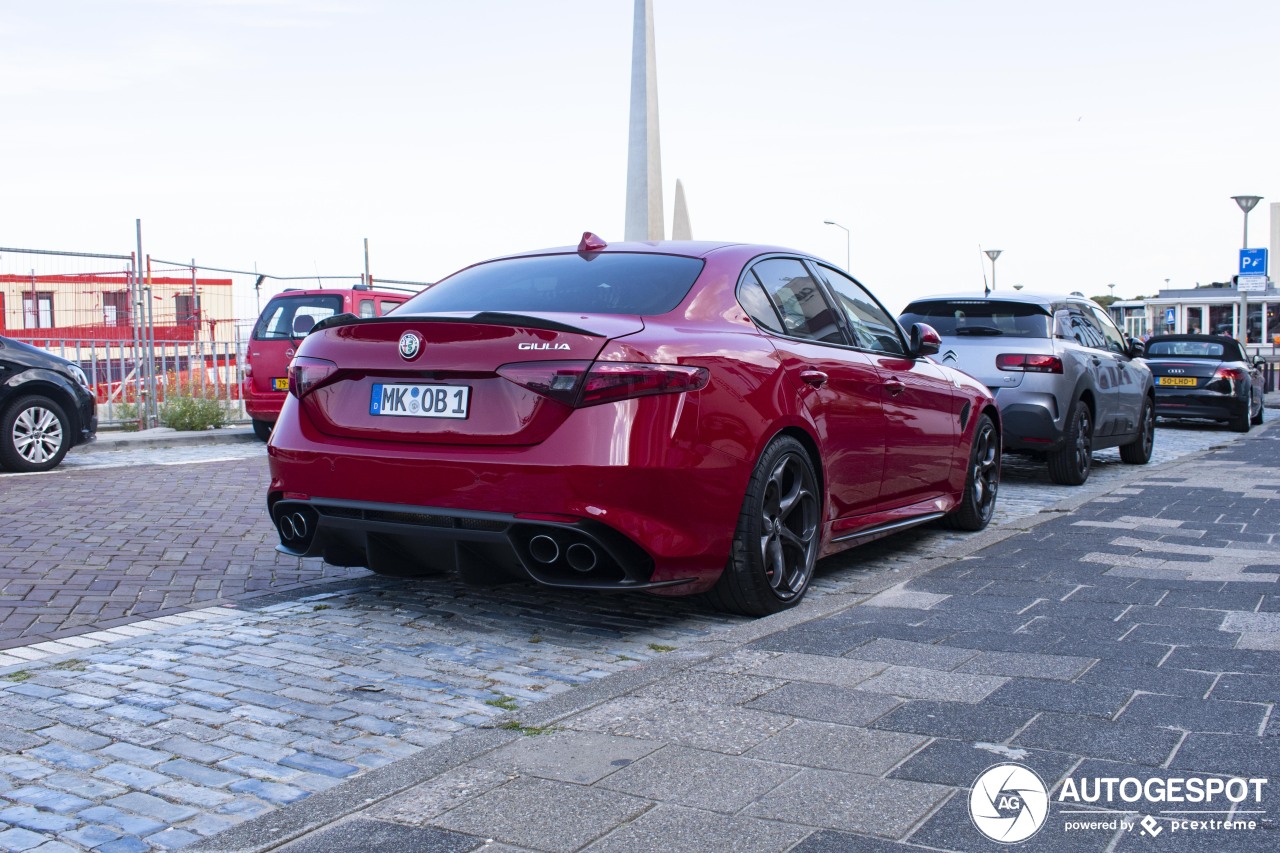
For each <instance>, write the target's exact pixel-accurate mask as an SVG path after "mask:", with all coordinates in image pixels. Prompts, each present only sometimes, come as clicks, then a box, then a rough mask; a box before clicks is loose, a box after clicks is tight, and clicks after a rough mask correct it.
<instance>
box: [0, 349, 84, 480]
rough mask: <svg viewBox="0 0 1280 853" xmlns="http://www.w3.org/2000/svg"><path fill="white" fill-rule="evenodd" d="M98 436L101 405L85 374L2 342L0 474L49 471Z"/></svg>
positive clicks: (63, 362) (39, 352) (48, 355)
mask: <svg viewBox="0 0 1280 853" xmlns="http://www.w3.org/2000/svg"><path fill="white" fill-rule="evenodd" d="M97 431H98V415H97V402H96V401H95V399H94V396H93V391H92V390H91V389H90V387H89V378H88V377H87V376H85V374H84V371H83V370H81V369H80V368H79V367H78V366H77V365H76V364H74V363H73V362H70V361H67V360H66V359H65V358H59V357H58V356H56V355H53V354H51V353H47V352H45V351H44V350H42V349H37V348H36V347H33V346H31V345H30V344H24V343H22V342H21V341H15V340H13V339H11V338H6V337H3V336H0V468H3V469H5V470H8V471H20V472H25V471H48V470H49V469H50V468H53V467H54V466H56V465H57V464H58V463H59V462H61V461H62V457H64V456H66V455H67V451H68V450H70V449H71V448H72V447H75V446H76V445H78V444H86V443H88V442H90V441H93V439H94V437H95V435H96V433H97Z"/></svg>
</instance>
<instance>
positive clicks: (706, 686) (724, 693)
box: [636, 671, 783, 705]
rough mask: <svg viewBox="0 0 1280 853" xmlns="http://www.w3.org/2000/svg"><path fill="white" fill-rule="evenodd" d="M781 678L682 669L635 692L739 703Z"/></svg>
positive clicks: (662, 697) (768, 688)
mask: <svg viewBox="0 0 1280 853" xmlns="http://www.w3.org/2000/svg"><path fill="white" fill-rule="evenodd" d="M782 683H783V682H782V680H781V679H777V678H762V677H759V676H751V675H727V674H724V673H718V672H698V671H694V672H681V673H676V674H675V675H673V676H671V677H670V678H663V679H661V680H659V681H655V682H654V683H652V684H649V685H647V686H646V687H644V688H642V689H640V690H639V691H638V692H637V694H636V695H638V696H651V697H654V698H656V699H686V698H688V697H690V696H698V697H700V698H703V699H706V700H709V701H711V702H723V703H725V704H726V705H739V704H742V703H743V702H750V701H751V700H752V699H754V698H756V697H757V696H760V695H763V694H765V693H768V692H769V691H770V690H772V689H774V688H775V687H777V686H779V685H780V684H782Z"/></svg>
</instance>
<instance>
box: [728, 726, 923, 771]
mask: <svg viewBox="0 0 1280 853" xmlns="http://www.w3.org/2000/svg"><path fill="white" fill-rule="evenodd" d="M925 742H926V739H925V738H922V737H916V736H914V735H909V734H900V733H898V732H884V731H875V730H872V729H864V728H857V727H855V726H838V725H833V724H831V723H815V722H809V721H807V720H800V721H797V722H796V723H795V724H794V725H792V726H791V727H790V728H788V729H786V730H785V731H782V732H779V733H778V734H776V735H774V736H773V737H771V738H769V739H768V740H766V741H765V742H764V743H762V744H760V745H759V746H757V747H756V748H755V749H753V750H751V751H750V752H749V753H747V757H748V758H759V759H762V760H764V761H776V762H781V763H783V764H794V765H797V766H800V767H817V768H822V769H826V770H845V771H848V772H851V773H866V774H871V775H877V776H878V775H880V774H882V773H886V772H888V770H889V769H890V768H891V767H893V766H894V765H895V764H897V763H898V762H900V761H901V760H902V759H904V758H906V757H907V756H908V755H910V754H911V753H912V752H914V751H915V750H916V749H918V748H919V747H920V746H922V745H923V744H924V743H925Z"/></svg>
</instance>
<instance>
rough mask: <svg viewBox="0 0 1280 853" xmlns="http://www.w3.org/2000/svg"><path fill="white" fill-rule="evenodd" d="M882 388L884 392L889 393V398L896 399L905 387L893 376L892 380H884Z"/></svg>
mask: <svg viewBox="0 0 1280 853" xmlns="http://www.w3.org/2000/svg"><path fill="white" fill-rule="evenodd" d="M884 387H885V390H887V391H888V392H889V396H890V397H896V396H898V395H899V394H901V393H902V389H903V388H904V387H905V386H904V385H903V384H902V382H901V380H899V379H898V377H896V376H895V377H893V378H892V379H886V380H885V382H884Z"/></svg>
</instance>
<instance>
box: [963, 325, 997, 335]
mask: <svg viewBox="0 0 1280 853" xmlns="http://www.w3.org/2000/svg"><path fill="white" fill-rule="evenodd" d="M956 334H957V335H1003V334H1004V332H1003V331H1001V330H1000V329H997V328H996V327H995V326H957V327H956Z"/></svg>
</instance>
